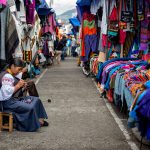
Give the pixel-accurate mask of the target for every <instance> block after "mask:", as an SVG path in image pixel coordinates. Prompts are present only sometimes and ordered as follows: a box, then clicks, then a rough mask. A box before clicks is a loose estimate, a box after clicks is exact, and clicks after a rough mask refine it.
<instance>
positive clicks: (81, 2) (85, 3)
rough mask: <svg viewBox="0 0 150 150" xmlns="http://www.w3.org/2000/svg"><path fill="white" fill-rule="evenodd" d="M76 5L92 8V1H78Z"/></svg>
mask: <svg viewBox="0 0 150 150" xmlns="http://www.w3.org/2000/svg"><path fill="white" fill-rule="evenodd" d="M76 4H77V5H79V6H90V5H91V0H77V2H76Z"/></svg>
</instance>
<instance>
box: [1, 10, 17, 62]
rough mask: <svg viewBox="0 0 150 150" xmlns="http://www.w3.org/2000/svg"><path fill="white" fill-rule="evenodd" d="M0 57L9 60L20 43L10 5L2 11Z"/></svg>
mask: <svg viewBox="0 0 150 150" xmlns="http://www.w3.org/2000/svg"><path fill="white" fill-rule="evenodd" d="M0 42H1V44H0V59H1V60H6V61H8V60H9V59H11V58H12V57H13V56H12V55H13V53H14V52H15V49H16V47H17V46H18V44H19V38H18V34H17V30H16V25H15V22H14V20H13V17H12V15H11V12H10V10H9V8H8V7H5V8H4V9H3V10H2V11H1V12H0Z"/></svg>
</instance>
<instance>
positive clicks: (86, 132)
mask: <svg viewBox="0 0 150 150" xmlns="http://www.w3.org/2000/svg"><path fill="white" fill-rule="evenodd" d="M37 88H38V91H39V94H40V97H41V99H42V101H43V103H44V106H45V108H46V111H47V113H48V116H49V119H48V121H49V123H50V125H49V127H43V128H41V129H40V130H39V131H38V132H35V133H26V132H18V131H14V132H13V133H12V134H9V133H8V132H5V131H4V132H1V133H0V150H130V147H129V145H128V144H127V142H126V139H125V137H124V135H123V133H122V132H121V130H120V129H119V127H118V125H117V124H116V123H115V121H114V119H113V117H112V115H111V114H110V112H109V111H108V109H107V107H106V105H105V102H104V101H103V100H102V99H100V98H99V93H98V92H97V89H96V87H95V85H94V83H93V81H92V80H91V78H87V77H85V76H84V75H83V74H82V71H81V69H80V68H79V67H77V66H76V60H75V59H67V60H65V61H64V62H62V63H61V64H60V65H56V64H55V65H54V66H52V67H51V68H49V69H48V70H47V72H46V73H45V74H44V76H43V77H42V78H41V79H40V81H39V83H38V84H37ZM49 98H50V99H51V100H52V102H51V103H48V102H47V99H49Z"/></svg>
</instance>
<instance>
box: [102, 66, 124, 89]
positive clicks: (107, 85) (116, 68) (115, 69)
mask: <svg viewBox="0 0 150 150" xmlns="http://www.w3.org/2000/svg"><path fill="white" fill-rule="evenodd" d="M124 65H125V64H124ZM124 65H120V66H115V68H113V69H112V70H111V71H110V73H109V76H108V77H107V81H106V84H105V89H106V90H108V89H109V84H110V80H111V76H112V75H113V74H114V73H115V72H116V71H117V70H119V69H120V68H121V67H122V66H124Z"/></svg>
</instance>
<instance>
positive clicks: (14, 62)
mask: <svg viewBox="0 0 150 150" xmlns="http://www.w3.org/2000/svg"><path fill="white" fill-rule="evenodd" d="M11 65H14V66H16V67H22V68H24V67H25V63H24V62H23V60H21V59H20V58H13V59H11V60H10V61H9V64H8V67H9V68H10V67H11Z"/></svg>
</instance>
